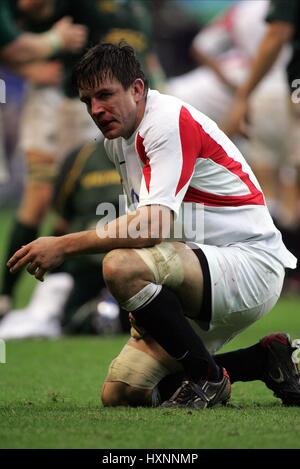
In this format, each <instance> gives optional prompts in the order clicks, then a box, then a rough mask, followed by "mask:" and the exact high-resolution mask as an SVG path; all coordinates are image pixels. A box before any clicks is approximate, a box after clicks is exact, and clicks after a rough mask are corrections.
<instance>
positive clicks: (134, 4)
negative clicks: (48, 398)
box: [0, 0, 164, 314]
mask: <svg viewBox="0 0 300 469" xmlns="http://www.w3.org/2000/svg"><path fill="white" fill-rule="evenodd" d="M37 3H38V4H39V5H40V7H41V6H42V7H43V8H37ZM14 14H15V17H16V18H19V17H21V19H22V27H23V28H25V29H29V30H30V31H32V30H34V31H36V30H38V31H40V30H44V29H47V28H48V27H49V25H51V24H52V23H53V22H54V21H55V20H56V19H57V18H58V17H61V16H63V17H66V15H68V17H67V18H68V19H67V21H71V20H70V19H69V17H72V19H73V20H74V21H75V22H79V21H80V22H82V23H84V24H85V25H86V27H87V28H88V39H87V42H88V43H89V44H93V43H96V42H98V41H99V40H100V39H102V40H104V41H107V40H110V41H115V42H118V41H120V40H121V39H126V40H127V41H128V42H129V43H131V44H132V45H133V46H134V47H135V48H136V49H137V51H138V54H139V57H140V58H141V60H142V62H143V63H144V64H145V67H146V69H147V70H148V72H149V76H150V80H151V82H152V86H155V87H160V86H161V85H162V83H163V78H164V75H163V73H162V72H161V68H160V65H159V62H158V61H157V59H156V56H155V54H153V53H152V51H151V22H150V21H149V11H148V9H147V8H146V6H145V4H144V3H143V2H140V1H137V0H125V1H123V2H114V1H107V2H96V1H95V0H88V1H87V2H86V1H78V2H72V1H68V0H65V1H64V2H55V1H53V0H27V1H21V0H20V1H18V2H15V10H14ZM83 44H84V42H82V43H81V47H79V45H78V47H77V49H76V50H77V51H78V50H79V52H78V53H77V54H72V55H71V54H68V55H63V56H59V57H58V58H59V59H60V61H61V62H62V65H63V80H62V81H63V83H62V86H61V87H59V88H58V87H57V86H53V83H51V77H49V85H50V86H47V85H48V84H47V76H46V78H45V83H44V86H41V83H38V84H36V83H35V82H34V80H32V79H31V82H30V85H28V86H27V95H26V100H25V104H24V109H23V112H22V117H21V132H20V145H21V149H22V150H23V152H24V153H25V155H26V160H27V166H28V176H27V181H26V188H25V192H24V194H23V198H22V202H21V206H20V209H19V212H18V215H17V220H16V222H15V224H14V227H13V229H12V234H11V237H10V245H9V248H8V254H7V257H9V256H10V253H11V252H13V251H15V249H16V247H17V246H18V247H19V246H21V245H22V244H24V243H27V242H29V241H30V240H31V239H34V238H35V236H36V234H37V232H38V229H39V227H40V225H41V222H42V221H43V219H44V217H45V214H46V213H47V210H48V208H49V203H50V200H51V195H52V181H53V177H54V176H55V172H56V167H57V163H58V162H59V161H61V160H62V159H63V158H64V156H65V155H66V154H67V153H68V151H70V150H71V149H72V148H75V147H76V146H78V145H79V144H82V143H84V142H88V141H90V142H94V141H95V139H96V138H97V136H98V135H99V131H98V130H97V128H96V127H95V125H94V123H93V121H92V120H91V119H90V118H89V116H88V115H87V114H86V112H85V109H84V106H83V105H82V103H81V102H80V101H79V99H78V95H77V90H76V88H75V87H74V86H73V83H72V80H71V71H72V68H73V66H74V65H75V63H76V62H77V61H78V58H79V57H80V54H81V53H82V46H83ZM35 66H36V67H38V66H39V64H35ZM37 74H38V75H39V73H37ZM44 75H45V73H44ZM56 234H57V233H56ZM16 282H17V277H16V278H14V277H13V276H11V275H10V273H9V272H7V271H5V273H4V278H3V285H2V289H1V292H0V293H1V297H0V314H1V310H2V314H4V313H5V312H6V311H7V310H8V309H9V307H10V305H11V298H12V295H13V291H14V287H15V285H16ZM1 302H2V308H1Z"/></svg>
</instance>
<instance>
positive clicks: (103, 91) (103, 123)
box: [79, 78, 144, 139]
mask: <svg viewBox="0 0 300 469" xmlns="http://www.w3.org/2000/svg"><path fill="white" fill-rule="evenodd" d="M79 95H80V99H81V101H83V102H84V103H85V104H86V106H87V111H88V113H89V114H90V116H91V117H92V119H93V120H94V122H95V124H96V125H97V127H98V128H99V129H100V130H101V132H102V133H103V135H104V137H106V138H108V139H113V138H117V137H124V138H129V137H130V136H131V135H132V134H133V132H134V131H135V130H136V128H137V127H138V125H139V123H140V121H141V119H142V117H143V112H144V107H143V104H142V103H143V102H144V83H143V81H142V80H140V79H137V80H135V82H134V83H133V84H132V85H131V86H130V87H129V88H128V89H127V90H125V89H124V88H123V86H122V84H121V83H120V82H119V81H118V80H116V79H115V78H113V79H110V78H105V79H104V80H103V81H102V82H101V83H99V84H98V85H97V86H96V87H95V88H92V89H91V88H89V89H84V88H82V89H80V90H79Z"/></svg>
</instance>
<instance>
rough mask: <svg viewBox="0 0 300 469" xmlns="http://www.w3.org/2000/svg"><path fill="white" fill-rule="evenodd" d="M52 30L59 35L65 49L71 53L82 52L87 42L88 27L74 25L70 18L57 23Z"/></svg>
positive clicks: (67, 17) (66, 17)
mask: <svg viewBox="0 0 300 469" xmlns="http://www.w3.org/2000/svg"><path fill="white" fill-rule="evenodd" d="M52 30H53V31H55V33H56V34H58V35H59V37H60V38H61V40H62V43H63V48H64V49H65V50H67V51H69V52H78V51H80V49H82V48H83V46H84V45H85V43H86V41H87V34H88V29H87V27H86V26H84V25H83V24H74V23H73V20H72V18H70V17H69V16H65V17H64V18H62V19H61V20H59V21H57V23H55V25H54V26H53V27H52Z"/></svg>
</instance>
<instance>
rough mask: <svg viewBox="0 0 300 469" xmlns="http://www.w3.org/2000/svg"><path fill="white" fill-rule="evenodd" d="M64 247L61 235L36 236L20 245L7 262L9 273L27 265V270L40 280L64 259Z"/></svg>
mask: <svg viewBox="0 0 300 469" xmlns="http://www.w3.org/2000/svg"><path fill="white" fill-rule="evenodd" d="M64 258H65V254H64V247H63V241H62V238H61V237H55V236H47V237H43V238H38V239H36V240H35V241H32V243H29V244H26V245H25V246H22V248H21V249H19V250H18V251H17V252H16V253H15V254H14V255H13V256H12V257H11V258H10V259H9V261H8V262H7V267H8V268H9V270H10V272H11V273H15V272H18V271H19V270H20V269H21V268H22V267H26V266H27V271H28V272H29V273H30V274H31V275H33V276H34V277H35V278H36V279H37V280H40V281H41V282H42V281H43V280H44V275H45V273H46V272H47V271H48V270H51V269H53V268H55V267H57V266H58V265H60V264H62V262H63V261H64Z"/></svg>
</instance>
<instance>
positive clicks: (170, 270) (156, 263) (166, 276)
mask: <svg viewBox="0 0 300 469" xmlns="http://www.w3.org/2000/svg"><path fill="white" fill-rule="evenodd" d="M134 251H135V252H136V253H137V254H138V255H139V256H140V257H141V258H142V259H143V261H144V262H145V264H146V265H147V266H148V267H149V269H150V270H151V272H153V275H154V278H155V283H157V284H159V285H166V286H167V287H170V288H176V287H178V286H179V285H181V283H182V282H183V278H184V274H183V267H182V263H181V259H180V257H179V255H178V253H177V251H176V249H175V247H174V246H173V244H172V243H169V242H163V243H161V244H157V245H156V246H153V247H152V248H142V249H134Z"/></svg>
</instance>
